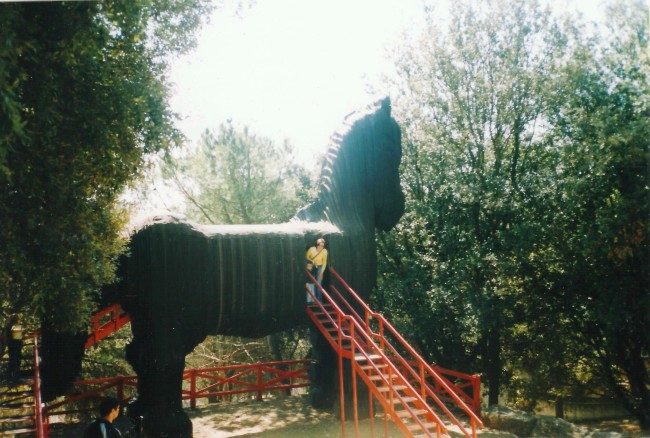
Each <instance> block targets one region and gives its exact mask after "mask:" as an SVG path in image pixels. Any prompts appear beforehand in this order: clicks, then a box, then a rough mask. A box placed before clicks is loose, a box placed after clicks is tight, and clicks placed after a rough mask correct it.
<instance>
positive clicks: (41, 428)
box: [32, 332, 49, 438]
mask: <svg viewBox="0 0 650 438" xmlns="http://www.w3.org/2000/svg"><path fill="white" fill-rule="evenodd" d="M32 336H33V339H34V422H35V423H36V438H47V435H48V432H49V428H48V422H47V420H44V418H43V403H42V402H41V375H40V371H39V356H38V332H37V333H35V334H33V335H32Z"/></svg>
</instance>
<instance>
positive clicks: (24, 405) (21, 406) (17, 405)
mask: <svg viewBox="0 0 650 438" xmlns="http://www.w3.org/2000/svg"><path fill="white" fill-rule="evenodd" d="M33 407H34V404H33V403H2V404H0V411H8V410H11V409H28V408H33Z"/></svg>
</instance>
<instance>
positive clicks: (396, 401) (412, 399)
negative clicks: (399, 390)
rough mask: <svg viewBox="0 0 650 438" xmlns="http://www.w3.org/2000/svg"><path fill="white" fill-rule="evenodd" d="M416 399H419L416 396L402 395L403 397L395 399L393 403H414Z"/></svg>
mask: <svg viewBox="0 0 650 438" xmlns="http://www.w3.org/2000/svg"><path fill="white" fill-rule="evenodd" d="M414 401H417V398H415V397H402V398H401V399H393V404H397V403H412V402H414Z"/></svg>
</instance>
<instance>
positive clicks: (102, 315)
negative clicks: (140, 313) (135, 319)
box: [85, 304, 131, 348]
mask: <svg viewBox="0 0 650 438" xmlns="http://www.w3.org/2000/svg"><path fill="white" fill-rule="evenodd" d="M130 321H131V317H130V316H129V314H128V313H124V312H122V308H121V307H120V305H119V304H113V305H111V306H109V307H107V308H105V309H103V310H100V311H99V312H97V313H96V314H95V316H93V319H92V324H91V328H92V332H91V333H90V335H88V340H87V341H86V346H85V348H90V347H92V346H93V345H95V344H96V343H98V342H99V341H101V340H102V339H104V338H106V337H108V336H110V335H111V334H112V333H114V332H115V331H117V330H119V329H120V328H122V327H123V326H124V325H126V324H128V323H129V322H130Z"/></svg>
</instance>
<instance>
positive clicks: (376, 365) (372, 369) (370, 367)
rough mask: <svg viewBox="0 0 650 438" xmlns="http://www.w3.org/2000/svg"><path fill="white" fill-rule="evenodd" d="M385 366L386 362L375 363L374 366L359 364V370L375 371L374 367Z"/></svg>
mask: <svg viewBox="0 0 650 438" xmlns="http://www.w3.org/2000/svg"><path fill="white" fill-rule="evenodd" d="M387 366H388V364H386V363H378V364H375V366H374V367H373V366H372V365H364V366H361V367H359V368H361V370H363V371H375V368H380V369H381V368H386V367H387Z"/></svg>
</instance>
